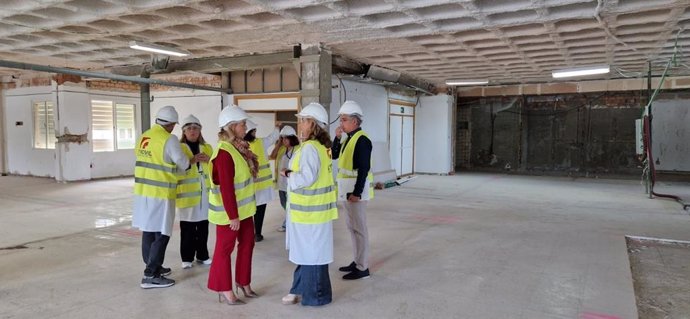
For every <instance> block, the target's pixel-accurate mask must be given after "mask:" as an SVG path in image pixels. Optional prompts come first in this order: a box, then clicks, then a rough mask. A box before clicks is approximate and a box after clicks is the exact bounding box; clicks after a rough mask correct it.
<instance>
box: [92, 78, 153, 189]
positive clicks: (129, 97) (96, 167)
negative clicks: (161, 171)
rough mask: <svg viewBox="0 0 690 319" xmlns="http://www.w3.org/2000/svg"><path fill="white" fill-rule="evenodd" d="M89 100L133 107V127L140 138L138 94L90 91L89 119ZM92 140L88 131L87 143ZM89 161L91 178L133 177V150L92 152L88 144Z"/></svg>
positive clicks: (139, 103) (139, 102) (139, 100)
mask: <svg viewBox="0 0 690 319" xmlns="http://www.w3.org/2000/svg"><path fill="white" fill-rule="evenodd" d="M91 100H105V101H114V102H116V103H123V104H134V105H135V110H136V111H135V115H134V116H135V119H134V122H135V127H136V132H137V138H138V137H139V136H141V99H140V98H139V93H124V92H106V91H90V92H89V101H88V110H87V111H86V112H87V113H86V114H87V115H88V117H89V119H91ZM92 138H93V136H92V132H91V130H89V141H91V139H92ZM89 151H90V152H89V159H90V166H91V178H105V177H116V176H132V175H134V162H135V161H136V156H134V150H131V149H129V150H117V151H114V152H93V151H92V146H91V144H90V143H89Z"/></svg>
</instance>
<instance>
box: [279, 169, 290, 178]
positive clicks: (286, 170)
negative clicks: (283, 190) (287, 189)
mask: <svg viewBox="0 0 690 319" xmlns="http://www.w3.org/2000/svg"><path fill="white" fill-rule="evenodd" d="M288 171H290V170H289V169H287V168H283V169H282V170H280V175H281V176H283V177H288Z"/></svg>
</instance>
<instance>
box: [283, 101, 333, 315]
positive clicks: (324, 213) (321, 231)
mask: <svg viewBox="0 0 690 319" xmlns="http://www.w3.org/2000/svg"><path fill="white" fill-rule="evenodd" d="M297 117H298V118H299V120H298V122H297V130H298V132H299V138H300V140H301V141H302V144H301V145H300V146H299V147H298V148H297V149H296V150H295V154H294V156H293V157H292V158H291V159H290V163H289V169H286V168H284V169H282V170H281V175H283V176H284V177H287V186H288V205H287V223H286V227H287V232H286V236H285V246H286V248H287V249H288V250H289V253H288V256H289V259H290V261H291V262H292V263H294V264H296V265H297V268H296V269H295V272H294V276H293V281H292V288H290V293H289V294H287V295H286V296H284V297H283V299H282V302H283V304H288V305H289V304H295V303H297V302H298V301H299V300H300V299H301V301H302V305H305V306H321V305H326V304H329V303H330V302H331V301H332V299H333V298H332V290H331V280H330V277H329V276H328V264H330V263H332V262H333V220H335V219H337V218H338V208H337V206H336V201H337V194H336V190H335V183H334V181H333V173H332V172H333V168H332V166H333V161H332V160H331V155H330V147H331V138H330V136H329V135H328V113H327V112H326V109H325V108H324V107H323V106H321V104H318V103H310V104H309V105H307V106H305V107H304V108H303V109H302V111H301V112H299V113H298V114H297Z"/></svg>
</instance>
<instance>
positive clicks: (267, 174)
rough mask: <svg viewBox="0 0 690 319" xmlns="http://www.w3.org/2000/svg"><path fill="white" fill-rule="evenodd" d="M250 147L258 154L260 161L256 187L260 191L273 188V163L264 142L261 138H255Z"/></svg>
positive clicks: (255, 181) (255, 182)
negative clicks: (267, 154) (269, 158)
mask: <svg viewBox="0 0 690 319" xmlns="http://www.w3.org/2000/svg"><path fill="white" fill-rule="evenodd" d="M249 149H250V150H251V151H252V153H254V155H256V159H257V160H258V161H259V172H258V173H257V174H256V178H255V179H254V189H255V190H256V191H257V192H258V191H260V190H264V189H267V188H271V185H272V184H273V177H272V176H271V164H269V163H268V158H266V152H265V151H264V142H263V140H261V139H260V138H257V139H254V141H253V142H251V143H249Z"/></svg>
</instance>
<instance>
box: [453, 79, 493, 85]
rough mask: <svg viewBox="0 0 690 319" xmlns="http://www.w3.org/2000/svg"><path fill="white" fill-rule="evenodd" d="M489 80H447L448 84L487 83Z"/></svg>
mask: <svg viewBox="0 0 690 319" xmlns="http://www.w3.org/2000/svg"><path fill="white" fill-rule="evenodd" d="M485 84H489V80H446V85H457V86H460V85H485Z"/></svg>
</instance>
